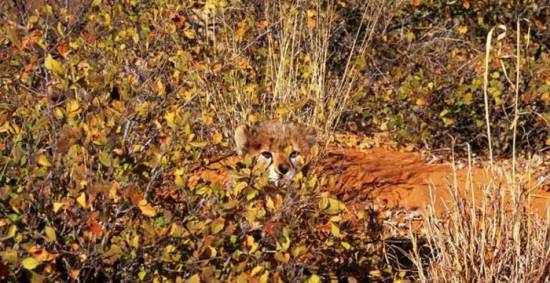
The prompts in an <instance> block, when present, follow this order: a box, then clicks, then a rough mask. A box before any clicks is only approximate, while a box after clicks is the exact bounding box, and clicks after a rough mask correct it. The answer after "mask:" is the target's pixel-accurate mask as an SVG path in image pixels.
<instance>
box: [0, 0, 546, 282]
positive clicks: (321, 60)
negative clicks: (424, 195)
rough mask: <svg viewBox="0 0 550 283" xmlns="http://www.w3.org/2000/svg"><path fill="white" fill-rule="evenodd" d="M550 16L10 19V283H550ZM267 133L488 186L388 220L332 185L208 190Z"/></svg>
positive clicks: (157, 11)
mask: <svg viewBox="0 0 550 283" xmlns="http://www.w3.org/2000/svg"><path fill="white" fill-rule="evenodd" d="M549 5H550V3H544V1H542V2H541V1H531V0H526V1H494V3H493V2H491V3H489V2H486V1H467V0H460V1H439V0H411V1H408V0H397V1H378V0H377V1H359V0H357V1H356V0H346V1H332V0H327V1H303V0H281V1H253V0H242V1H228V0H208V1H173V0H163V1H136V0H123V1H111V0H68V1H57V0H45V1H39V0H36V1H34V0H33V1H20V0H13V1H2V2H0V93H1V95H0V281H5V280H7V281H33V282H41V281H99V280H101V281H107V280H111V281H140V280H141V281H155V282H158V281H164V280H171V281H176V282H181V281H182V280H187V281H189V282H202V281H204V282H210V281H213V282H216V281H218V282H227V281H238V282H241V281H260V282H281V281H284V282H287V281H289V282H300V281H306V282H321V281H327V280H332V279H337V280H341V281H346V280H347V281H348V282H365V281H380V282H407V280H411V281H413V280H419V281H424V282H434V281H435V282H441V281H443V282H446V281H448V282H461V281H464V282H472V281H476V282H486V281H487V282H490V281H513V282H544V281H548V280H550V265H549V262H550V242H549V238H548V237H549V231H550V230H549V229H550V223H549V222H548V221H550V220H549V219H550V217H548V216H547V215H546V217H544V216H545V215H544V213H539V214H533V213H532V211H530V209H531V208H530V207H531V206H530V197H529V195H530V194H531V193H532V191H533V190H536V189H540V188H541V187H542V186H543V185H547V184H548V183H549V178H550V175H549V173H548V172H549V170H548V161H547V158H548V152H549V150H548V149H549V148H550V134H549V133H550V122H549V121H550V67H549V66H550V46H549V45H548V42H550V29H548V24H549V23H550V8H548V7H549ZM491 31H492V32H491ZM488 38H489V39H491V40H490V41H489V40H488ZM486 44H487V45H486ZM265 119H276V120H280V121H294V122H300V123H303V124H306V125H309V126H312V127H315V128H316V129H317V130H318V132H319V133H320V134H321V135H322V137H323V140H324V141H325V142H326V143H328V144H330V143H332V141H333V140H334V135H333V134H334V133H336V132H339V133H347V134H348V135H351V136H352V137H353V141H355V137H356V136H363V135H367V136H371V135H373V134H374V133H377V132H386V133H388V135H389V136H391V137H392V139H394V140H396V141H398V142H399V143H401V144H403V145H405V144H406V145H410V146H408V147H406V148H407V150H414V149H423V150H433V152H440V151H438V150H439V149H441V148H445V147H447V148H449V147H450V148H451V149H452V150H453V154H454V150H456V151H457V153H456V154H457V155H458V156H457V157H456V158H457V160H458V159H461V160H467V161H468V166H467V168H468V169H470V170H471V168H472V167H473V166H474V164H473V163H474V162H473V161H471V160H472V155H474V154H476V155H478V156H484V158H486V159H487V160H490V163H491V167H492V168H491V171H490V172H491V173H490V174H491V176H492V177H491V178H489V180H488V182H487V184H484V185H483V186H482V191H483V192H484V193H483V197H482V198H479V199H476V200H472V196H474V193H473V191H475V190H479V188H477V187H476V186H475V185H473V183H474V182H473V181H472V178H474V174H468V179H467V180H466V181H459V180H457V178H458V177H456V176H457V175H455V176H451V177H454V179H453V178H451V181H452V182H451V183H450V184H449V191H450V195H451V199H450V206H449V207H448V210H447V213H446V215H442V214H440V213H437V212H436V210H435V209H427V210H426V213H425V215H424V217H423V218H422V221H421V222H418V221H416V220H415V219H410V218H407V219H405V220H404V221H403V222H402V223H399V225H397V224H395V225H394V222H393V221H394V220H393V219H390V218H391V215H390V216H389V215H388V214H387V213H386V212H384V211H381V210H380V209H379V208H378V207H377V206H376V205H375V204H373V203H370V202H367V201H366V200H365V201H363V202H364V205H363V206H361V207H358V206H357V204H358V203H359V202H353V201H348V199H345V200H344V199H343V198H342V197H341V196H342V194H339V193H338V192H335V191H334V190H333V188H334V184H335V182H336V181H335V180H334V177H330V176H325V175H323V172H319V171H318V170H317V171H316V170H313V171H312V172H310V174H298V176H297V177H296V178H295V180H294V181H293V183H292V185H291V186H289V187H284V188H278V187H273V186H272V185H270V184H269V183H268V182H267V179H266V178H265V176H263V174H262V172H254V170H252V167H253V160H251V159H250V157H246V158H244V159H243V160H241V161H240V162H233V163H230V164H229V165H226V167H223V168H222V169H221V170H222V171H224V174H228V175H230V179H231V181H230V182H229V183H225V184H220V183H217V182H213V181H211V180H209V179H208V178H203V177H200V176H198V174H197V172H198V171H201V170H209V168H211V167H212V166H213V165H214V163H218V162H217V161H219V160H221V159H220V156H225V155H229V154H230V153H231V150H232V148H233V140H232V136H233V130H234V129H235V127H236V126H237V125H239V124H241V123H251V122H254V121H260V120H265ZM375 139H376V138H375ZM350 143H351V142H350ZM378 144H379V142H373V143H372V144H369V146H373V145H374V146H376V145H378ZM455 145H456V146H455ZM322 154H323V152H321V156H320V158H322V157H323V156H322ZM453 157H454V155H453ZM493 159H494V160H493ZM506 159H511V160H512V164H511V166H505V167H503V165H502V164H507V163H506V161H505V160H506ZM503 160H504V161H503ZM532 160H539V161H537V162H531V163H529V162H530V161H532ZM540 160H542V161H540ZM501 161H502V162H501ZM453 164H454V165H456V163H453ZM477 164H485V163H479V162H478V163H477ZM522 166H523V167H522ZM457 170H459V169H458V168H455V172H456V171H457ZM335 171H337V170H335ZM470 172H471V171H470ZM533 172H534V173H533ZM219 174H220V175H223V174H222V173H219ZM534 176H536V178H538V179H536V180H535V181H534V178H535V177H534ZM453 181H454V182H453ZM373 182H375V181H373ZM426 189H427V190H428V188H426ZM438 189H441V188H438ZM463 191H466V192H467V193H466V194H462V193H460V192H463ZM468 192H470V193H471V194H469V193H468ZM542 197H544V198H547V197H548V196H547V195H543V196H542ZM401 220H403V219H401ZM406 226H410V227H408V228H407V227H406Z"/></svg>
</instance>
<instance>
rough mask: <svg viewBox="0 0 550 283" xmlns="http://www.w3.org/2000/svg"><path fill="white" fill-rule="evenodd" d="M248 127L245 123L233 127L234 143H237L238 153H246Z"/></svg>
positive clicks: (248, 134)
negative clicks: (235, 127)
mask: <svg viewBox="0 0 550 283" xmlns="http://www.w3.org/2000/svg"><path fill="white" fill-rule="evenodd" d="M249 136H250V127H249V126H247V125H240V126H238V127H237V129H235V144H236V145H237V152H238V153H239V154H243V153H246V151H247V150H246V149H247V147H248V144H249Z"/></svg>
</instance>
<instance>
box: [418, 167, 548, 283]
mask: <svg viewBox="0 0 550 283" xmlns="http://www.w3.org/2000/svg"><path fill="white" fill-rule="evenodd" d="M527 166H529V165H527ZM495 168H496V169H498V167H495ZM528 169H529V168H524V170H522V172H528V171H529V170H528ZM469 172H470V174H468V177H467V178H468V180H466V182H465V183H466V184H467V185H466V187H465V188H459V187H458V185H457V184H458V183H459V182H457V180H456V178H457V177H456V174H454V176H453V178H454V182H453V184H451V185H450V186H449V192H450V194H451V196H452V199H451V200H450V205H449V206H448V209H447V215H441V214H437V213H436V212H435V210H434V209H433V208H431V209H429V210H428V212H427V215H426V218H425V219H424V223H423V232H424V233H423V237H425V239H426V240H427V241H426V242H427V244H426V245H427V246H428V247H429V250H430V254H429V255H427V256H426V257H423V256H422V255H421V254H420V252H419V251H420V248H419V247H418V246H417V247H416V250H415V253H414V260H413V261H414V262H415V265H416V267H417V269H418V271H419V279H420V280H421V281H422V282H547V281H548V280H550V277H549V276H550V270H549V266H548V263H549V262H550V217H548V216H547V217H546V219H541V218H539V217H536V216H533V215H532V214H530V212H529V197H528V191H527V186H526V184H527V182H528V179H529V178H528V177H529V173H525V174H517V177H518V179H517V180H516V181H515V182H512V175H511V171H510V170H500V174H499V173H496V172H497V171H494V172H495V173H493V174H495V175H494V178H493V179H492V180H490V181H489V182H488V183H486V184H485V185H484V186H482V187H481V188H474V186H473V185H472V184H473V180H472V174H471V167H470V171H469ZM503 179H504V180H506V181H505V182H504V183H502V180H503ZM479 189H481V190H483V196H482V198H481V199H475V194H474V190H479ZM459 192H464V193H463V194H461V193H459ZM434 201H435V200H434ZM412 238H413V239H415V243H416V238H415V237H412Z"/></svg>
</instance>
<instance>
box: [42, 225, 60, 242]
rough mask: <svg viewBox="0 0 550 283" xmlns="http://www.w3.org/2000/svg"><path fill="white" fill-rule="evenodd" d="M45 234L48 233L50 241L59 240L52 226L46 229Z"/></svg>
mask: <svg viewBox="0 0 550 283" xmlns="http://www.w3.org/2000/svg"><path fill="white" fill-rule="evenodd" d="M44 233H46V237H48V240H50V241H52V242H53V241H55V240H57V236H56V235H55V230H54V229H53V228H52V227H51V226H46V228H44Z"/></svg>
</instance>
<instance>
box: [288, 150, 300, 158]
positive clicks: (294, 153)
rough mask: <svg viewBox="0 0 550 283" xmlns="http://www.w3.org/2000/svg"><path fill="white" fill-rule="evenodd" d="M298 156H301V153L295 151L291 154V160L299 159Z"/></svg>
mask: <svg viewBox="0 0 550 283" xmlns="http://www.w3.org/2000/svg"><path fill="white" fill-rule="evenodd" d="M298 155H300V152H298V151H296V150H293V151H292V152H291V153H290V158H296V157H298Z"/></svg>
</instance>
